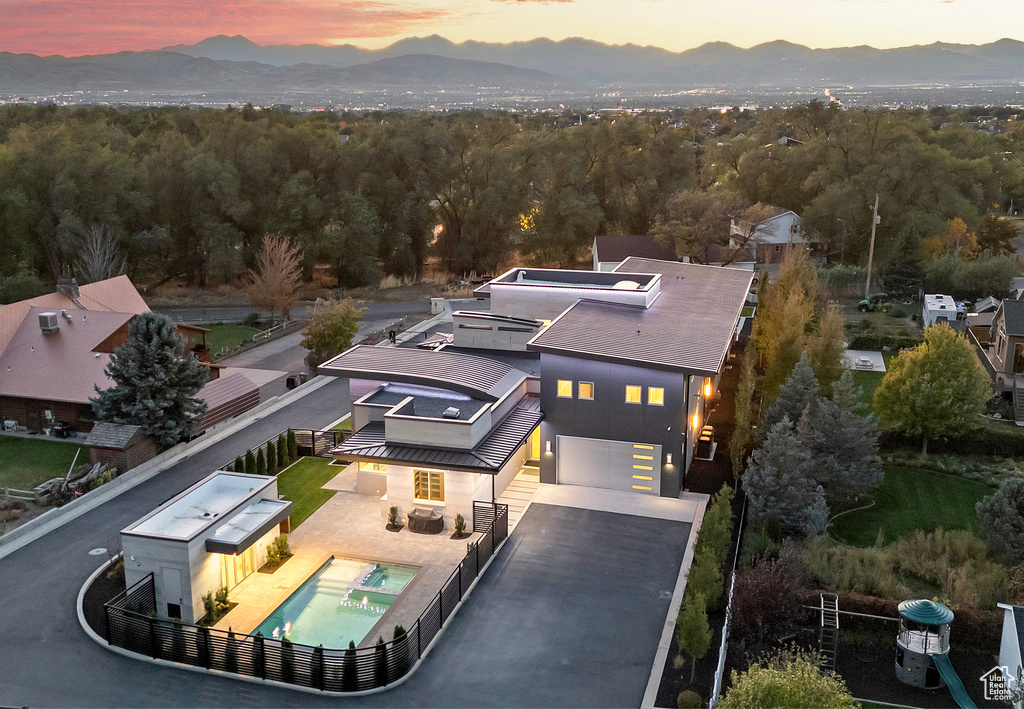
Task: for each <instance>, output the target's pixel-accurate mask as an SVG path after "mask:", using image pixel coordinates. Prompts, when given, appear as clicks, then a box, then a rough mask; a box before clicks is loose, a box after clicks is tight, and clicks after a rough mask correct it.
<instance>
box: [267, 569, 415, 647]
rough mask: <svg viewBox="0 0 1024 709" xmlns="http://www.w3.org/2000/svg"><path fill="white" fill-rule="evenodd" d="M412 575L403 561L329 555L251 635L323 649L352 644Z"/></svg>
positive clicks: (384, 611) (395, 596) (369, 626)
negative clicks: (385, 561)
mask: <svg viewBox="0 0 1024 709" xmlns="http://www.w3.org/2000/svg"><path fill="white" fill-rule="evenodd" d="M415 575H416V569H414V568H412V567H409V566H395V565H393V564H377V563H374V562H366V561H356V560H354V559H337V558H334V559H331V560H330V561H328V562H327V563H326V564H324V566H322V567H321V568H320V570H319V571H317V572H316V573H315V574H313V575H312V576H311V577H309V578H308V579H307V580H306V581H305V582H304V583H303V584H302V585H301V586H299V588H298V589H297V590H296V591H295V592H294V593H292V595H290V596H289V597H288V598H287V599H286V600H285V602H284V603H282V604H281V605H280V606H278V608H277V610H275V611H274V612H273V613H271V614H270V616H268V617H267V619H266V620H264V621H263V622H262V623H260V624H259V625H258V626H257V627H256V628H255V629H254V630H253V631H252V634H253V635H255V634H256V633H258V632H259V633H263V636H264V637H267V638H277V639H282V638H288V639H289V640H291V641H292V642H293V643H301V644H303V645H313V646H316V645H323V646H324V647H326V648H339V649H340V648H346V647H348V644H349V642H350V641H351V642H355V644H356V645H358V644H359V643H360V642H361V641H362V640H363V638H365V637H366V634H367V633H369V632H370V630H371V629H372V628H373V626H374V625H376V624H377V621H378V620H380V617H381V616H382V615H384V613H386V612H387V610H388V608H390V607H391V604H392V603H394V602H395V600H396V599H397V598H398V596H399V595H400V594H401V592H402V590H403V589H404V588H405V587H406V585H407V584H408V583H409V581H411V580H412V578H413V576H415Z"/></svg>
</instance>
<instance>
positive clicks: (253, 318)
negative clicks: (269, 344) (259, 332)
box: [242, 313, 260, 327]
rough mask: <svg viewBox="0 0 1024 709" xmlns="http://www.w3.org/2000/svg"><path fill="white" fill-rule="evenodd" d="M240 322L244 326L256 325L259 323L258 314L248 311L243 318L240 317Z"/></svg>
mask: <svg viewBox="0 0 1024 709" xmlns="http://www.w3.org/2000/svg"><path fill="white" fill-rule="evenodd" d="M242 324H243V325H245V326H246V327H258V326H259V324H260V314H259V313H249V314H248V315H246V316H245V317H244V318H242Z"/></svg>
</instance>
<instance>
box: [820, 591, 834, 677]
mask: <svg viewBox="0 0 1024 709" xmlns="http://www.w3.org/2000/svg"><path fill="white" fill-rule="evenodd" d="M838 648H839V596H838V595H837V594H835V593H822V594H821V625H820V627H819V628H818V655H819V660H820V662H821V669H823V670H829V671H831V672H835V669H836V652H837V650H838Z"/></svg>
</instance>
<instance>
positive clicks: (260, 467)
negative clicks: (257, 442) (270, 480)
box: [256, 448, 267, 475]
mask: <svg viewBox="0 0 1024 709" xmlns="http://www.w3.org/2000/svg"><path fill="white" fill-rule="evenodd" d="M256 474H257V475H266V474H267V456H265V455H264V454H263V449H262V448H260V449H259V450H258V451H257V452H256Z"/></svg>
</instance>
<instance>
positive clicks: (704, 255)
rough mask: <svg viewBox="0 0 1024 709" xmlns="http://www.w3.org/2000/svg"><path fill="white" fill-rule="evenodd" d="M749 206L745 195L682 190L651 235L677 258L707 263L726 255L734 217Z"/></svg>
mask: <svg viewBox="0 0 1024 709" xmlns="http://www.w3.org/2000/svg"><path fill="white" fill-rule="evenodd" d="M747 205H748V202H747V201H746V200H745V199H744V198H743V196H742V195H740V194H737V193H736V192H730V191H728V190H723V189H715V190H699V189H688V190H681V191H679V192H676V193H675V194H674V195H672V196H671V197H669V199H668V202H666V204H665V214H664V215H663V216H658V217H657V218H656V219H655V222H654V227H653V229H652V232H651V233H652V234H654V236H655V237H656V238H657V239H658V240H659V241H661V242H663V243H670V244H672V245H674V246H675V249H676V255H677V256H680V257H682V256H689V257H690V259H691V260H693V261H694V262H696V263H708V262H709V261H711V260H713V257H715V256H717V255H718V254H717V251H718V250H722V251H724V252H726V253H727V251H726V249H727V247H728V244H729V225H730V223H731V221H732V217H733V215H735V214H737V213H739V212H740V211H742V210H743V209H744V208H745V207H746V206H747ZM716 247H717V248H716ZM737 254H738V251H737ZM734 258H735V257H734ZM732 260H733V259H729V261H732Z"/></svg>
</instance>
